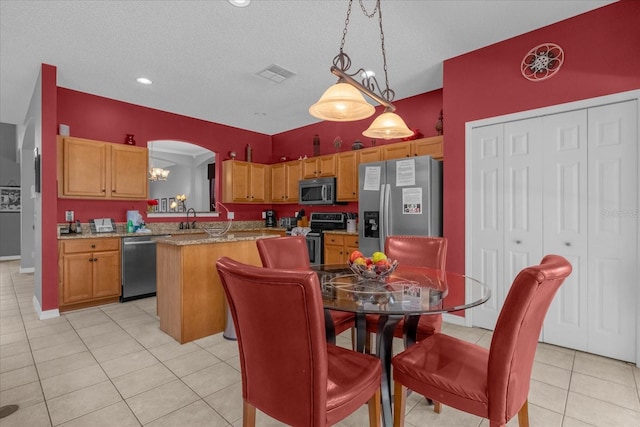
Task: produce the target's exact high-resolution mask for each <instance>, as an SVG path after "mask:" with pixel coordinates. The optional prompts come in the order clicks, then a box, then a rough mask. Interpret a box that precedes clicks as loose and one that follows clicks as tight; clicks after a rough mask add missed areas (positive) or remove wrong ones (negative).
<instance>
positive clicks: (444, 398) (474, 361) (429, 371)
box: [392, 255, 571, 427]
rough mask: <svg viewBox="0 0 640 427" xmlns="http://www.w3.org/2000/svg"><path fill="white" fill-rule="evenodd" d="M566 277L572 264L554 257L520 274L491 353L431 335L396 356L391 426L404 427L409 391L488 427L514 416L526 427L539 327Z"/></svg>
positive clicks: (500, 320) (496, 331)
mask: <svg viewBox="0 0 640 427" xmlns="http://www.w3.org/2000/svg"><path fill="white" fill-rule="evenodd" d="M570 273H571V264H569V262H568V261H567V260H566V259H564V258H563V257H561V256H558V255H547V256H545V257H544V258H543V259H542V262H541V263H540V265H536V266H533V267H527V268H525V269H523V270H522V271H521V272H520V273H519V274H518V276H517V277H516V278H515V279H514V281H513V284H512V285H511V289H510V290H509V293H508V294H507V298H506V299H505V301H504V305H503V307H502V310H501V311H500V315H499V316H498V321H497V323H496V328H495V330H494V332H493V338H492V340H491V347H490V348H489V350H487V349H486V348H483V347H480V346H478V345H476V344H472V343H469V342H467V341H463V340H460V339H457V338H453V337H451V336H448V335H446V334H434V335H432V336H430V337H428V338H426V339H425V340H423V341H421V342H419V343H417V344H416V345H414V346H412V347H409V348H408V349H406V350H405V351H404V352H402V353H400V354H398V355H397V356H396V357H394V358H393V360H392V364H393V379H394V381H395V397H394V398H395V409H394V426H402V425H404V412H405V404H406V388H407V387H408V388H410V389H411V390H414V391H416V392H418V393H420V394H424V395H427V396H433V399H434V400H436V401H438V402H441V403H442V404H444V405H449V406H452V407H454V408H457V409H459V410H461V411H465V412H469V413H471V414H474V415H477V416H480V417H483V418H488V419H489V424H490V426H491V427H499V426H504V425H505V424H506V423H507V422H508V421H509V420H510V419H511V418H512V417H513V416H514V415H515V414H518V422H519V425H520V427H528V425H529V414H528V404H527V396H528V394H529V383H530V378H531V368H532V366H533V358H534V356H535V352H536V347H537V344H538V337H539V336H540V331H541V329H542V322H543V321H544V317H545V315H546V314H547V310H548V308H549V305H550V304H551V301H552V300H553V297H554V295H555V294H556V291H557V290H558V288H559V287H560V285H561V284H562V282H563V281H564V279H565V278H566V277H567V276H568V275H569V274H570ZM436 412H440V407H439V404H436Z"/></svg>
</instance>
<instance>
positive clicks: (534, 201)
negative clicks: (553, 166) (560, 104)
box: [504, 118, 542, 296]
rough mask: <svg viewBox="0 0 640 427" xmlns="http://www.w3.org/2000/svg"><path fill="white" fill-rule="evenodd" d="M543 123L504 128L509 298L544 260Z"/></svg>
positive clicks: (523, 122) (534, 121) (537, 120)
mask: <svg viewBox="0 0 640 427" xmlns="http://www.w3.org/2000/svg"><path fill="white" fill-rule="evenodd" d="M540 129H541V119H540V118H534V119H529V120H520V121H517V122H510V123H506V124H505V126H504V147H505V154H504V169H505V177H504V192H505V194H504V211H505V220H506V222H505V232H504V248H505V257H506V259H505V267H506V271H505V278H504V287H505V296H506V292H508V290H509V288H510V287H511V283H512V282H513V279H514V278H515V277H516V275H517V274H518V273H519V272H520V270H522V269H523V268H525V267H527V266H529V265H534V264H538V263H539V262H540V260H541V259H542V186H541V177H542V171H541V169H540V162H541V153H542V151H541V146H540V142H539V141H540Z"/></svg>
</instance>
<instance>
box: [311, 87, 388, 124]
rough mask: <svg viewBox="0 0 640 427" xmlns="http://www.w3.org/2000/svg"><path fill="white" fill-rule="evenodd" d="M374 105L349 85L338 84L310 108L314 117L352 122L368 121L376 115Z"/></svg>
mask: <svg viewBox="0 0 640 427" xmlns="http://www.w3.org/2000/svg"><path fill="white" fill-rule="evenodd" d="M375 111H376V109H375V108H374V107H373V105H371V104H369V103H368V102H367V101H365V100H364V97H363V96H362V94H361V93H360V91H358V89H356V88H355V87H353V86H351V85H350V84H348V83H336V84H335V85H333V86H331V87H330V88H329V89H327V90H326V91H325V93H324V94H323V95H322V97H320V100H319V101H318V102H316V103H315V104H313V105H312V106H311V107H309V113H310V114H311V115H312V116H313V117H317V118H318V119H322V120H329V121H332V122H352V121H355V120H362V119H366V118H367V117H371V116H372V115H373V113H375Z"/></svg>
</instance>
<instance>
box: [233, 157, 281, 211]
mask: <svg viewBox="0 0 640 427" xmlns="http://www.w3.org/2000/svg"><path fill="white" fill-rule="evenodd" d="M222 171H223V173H224V184H223V185H224V192H223V194H222V200H223V201H224V203H247V202H248V203H265V202H269V201H270V199H271V185H270V183H271V176H270V173H269V172H270V168H269V166H268V165H263V164H260V163H248V162H241V161H239V160H225V161H224V162H223V166H222ZM267 188H268V190H267Z"/></svg>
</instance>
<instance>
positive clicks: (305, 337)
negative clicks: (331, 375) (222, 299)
mask: <svg viewBox="0 0 640 427" xmlns="http://www.w3.org/2000/svg"><path fill="white" fill-rule="evenodd" d="M216 267H217V269H218V273H219V275H220V279H221V281H222V285H223V287H224V291H225V293H226V296H227V301H228V302H229V308H230V310H231V314H232V316H233V321H234V322H235V327H236V335H237V337H238V347H239V350H240V366H241V375H242V396H243V398H244V399H245V400H246V401H247V402H249V403H250V404H252V405H254V406H255V407H256V408H258V409H259V410H261V411H262V412H264V413H266V414H267V415H269V416H271V417H273V418H275V419H277V420H279V421H281V422H283V423H286V424H288V425H309V426H311V425H321V424H322V425H323V424H326V406H327V369H328V367H327V366H328V362H327V343H326V339H325V327H324V311H323V306H322V295H321V293H320V284H319V283H318V277H317V275H316V274H315V273H313V272H312V271H305V270H286V269H269V268H260V267H255V266H250V265H246V264H242V263H240V262H237V261H234V260H232V259H230V258H227V257H222V258H220V259H219V260H218V261H217V263H216ZM283 312H286V313H287V318H286V321H283V319H282V313H283Z"/></svg>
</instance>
